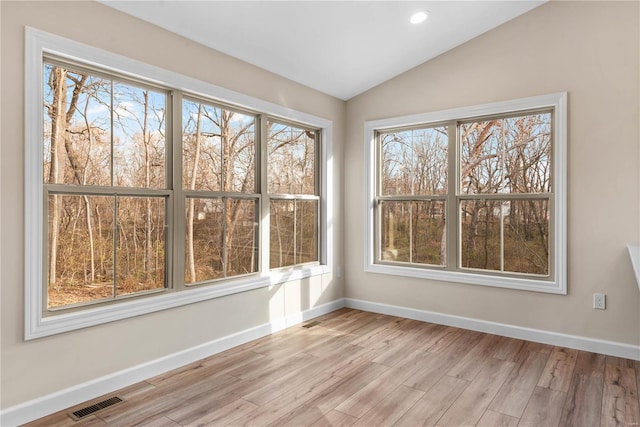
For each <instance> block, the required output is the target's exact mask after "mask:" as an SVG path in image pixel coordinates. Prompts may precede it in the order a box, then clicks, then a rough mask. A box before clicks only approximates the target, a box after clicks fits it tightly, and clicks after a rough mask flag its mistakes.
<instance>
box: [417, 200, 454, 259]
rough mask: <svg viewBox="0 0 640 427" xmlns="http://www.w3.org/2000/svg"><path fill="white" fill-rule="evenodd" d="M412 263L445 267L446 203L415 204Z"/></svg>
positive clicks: (427, 202) (425, 202)
mask: <svg viewBox="0 0 640 427" xmlns="http://www.w3.org/2000/svg"><path fill="white" fill-rule="evenodd" d="M411 217H412V218H411V221H412V223H413V224H412V233H413V239H412V242H411V243H412V248H411V251H412V257H411V259H412V262H414V263H418V264H431V265H445V261H446V256H445V254H446V249H447V244H446V233H445V203H444V202H441V201H424V202H423V201H420V202H413V205H412V212H411Z"/></svg>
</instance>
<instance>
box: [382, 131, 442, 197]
mask: <svg viewBox="0 0 640 427" xmlns="http://www.w3.org/2000/svg"><path fill="white" fill-rule="evenodd" d="M380 142H381V144H382V170H381V174H382V176H381V177H380V179H381V181H382V193H381V194H382V195H442V194H446V192H447V146H448V138H447V128H446V127H442V126H441V127H434V128H424V129H413V130H406V131H400V132H393V133H383V134H381V135H380Z"/></svg>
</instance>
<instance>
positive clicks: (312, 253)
mask: <svg viewBox="0 0 640 427" xmlns="http://www.w3.org/2000/svg"><path fill="white" fill-rule="evenodd" d="M317 229H318V202H317V201H316V200H296V254H297V259H296V261H297V263H298V264H300V263H303V262H312V261H318V241H317Z"/></svg>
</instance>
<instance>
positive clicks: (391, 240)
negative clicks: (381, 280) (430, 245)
mask: <svg viewBox="0 0 640 427" xmlns="http://www.w3.org/2000/svg"><path fill="white" fill-rule="evenodd" d="M380 209H381V214H382V215H381V216H382V224H381V230H380V232H381V236H380V242H381V249H382V250H381V254H380V256H381V259H382V260H383V261H403V262H409V261H410V247H411V241H410V234H411V233H410V227H411V213H410V212H411V202H382V203H380Z"/></svg>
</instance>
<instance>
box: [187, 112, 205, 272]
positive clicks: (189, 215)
mask: <svg viewBox="0 0 640 427" xmlns="http://www.w3.org/2000/svg"><path fill="white" fill-rule="evenodd" d="M201 119H202V104H199V105H198V118H197V123H196V152H195V156H194V159H193V169H192V172H191V183H190V184H189V188H190V189H191V190H195V188H196V174H197V173H198V163H199V162H200V121H201ZM194 203H195V202H194V200H193V198H189V209H188V212H187V252H188V254H187V255H188V258H189V259H188V261H187V262H188V264H189V266H188V267H189V279H190V281H191V283H195V282H196V262H195V254H194V249H193V220H194V215H195V212H194V210H195V206H194Z"/></svg>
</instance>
